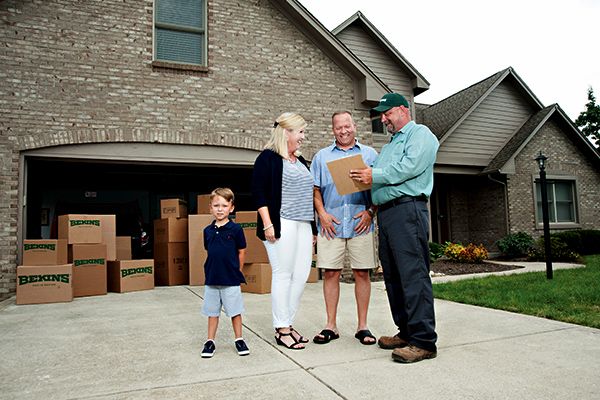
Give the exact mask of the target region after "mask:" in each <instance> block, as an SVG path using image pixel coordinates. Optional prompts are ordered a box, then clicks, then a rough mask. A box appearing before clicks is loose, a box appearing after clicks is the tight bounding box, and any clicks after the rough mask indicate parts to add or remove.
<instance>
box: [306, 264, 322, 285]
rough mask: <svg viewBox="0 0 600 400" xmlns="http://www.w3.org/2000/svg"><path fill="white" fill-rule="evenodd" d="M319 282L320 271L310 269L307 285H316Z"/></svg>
mask: <svg viewBox="0 0 600 400" xmlns="http://www.w3.org/2000/svg"><path fill="white" fill-rule="evenodd" d="M318 281H319V269H318V268H314V267H313V268H311V269H310V274H308V279H307V280H306V283H316V282H318Z"/></svg>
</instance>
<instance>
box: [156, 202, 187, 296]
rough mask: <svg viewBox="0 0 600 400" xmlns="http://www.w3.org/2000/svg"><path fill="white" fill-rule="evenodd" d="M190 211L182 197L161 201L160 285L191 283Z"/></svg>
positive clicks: (158, 234)
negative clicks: (189, 260)
mask: <svg viewBox="0 0 600 400" xmlns="http://www.w3.org/2000/svg"><path fill="white" fill-rule="evenodd" d="M187 216H188V213H187V205H186V203H185V202H184V201H183V200H180V199H165V200H161V201H160V217H161V219H157V220H155V221H154V265H155V274H154V281H155V284H156V285H157V286H174V285H187V284H188V282H189V264H188V218H187Z"/></svg>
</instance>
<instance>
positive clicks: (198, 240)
mask: <svg viewBox="0 0 600 400" xmlns="http://www.w3.org/2000/svg"><path fill="white" fill-rule="evenodd" d="M214 219H215V217H213V216H212V215H210V214H198V215H188V245H189V266H190V285H194V286H199V285H204V280H205V276H204V263H205V262H206V257H207V255H208V254H207V252H206V249H205V248H204V228H206V227H207V226H208V225H210V224H211V223H212V221H213V220H214Z"/></svg>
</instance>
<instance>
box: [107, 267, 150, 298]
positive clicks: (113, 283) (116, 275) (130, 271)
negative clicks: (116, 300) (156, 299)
mask: <svg viewBox="0 0 600 400" xmlns="http://www.w3.org/2000/svg"><path fill="white" fill-rule="evenodd" d="M107 273H108V291H109V292H118V293H125V292H134V291H137V290H148V289H154V260H152V259H149V260H121V261H109V262H108V265H107Z"/></svg>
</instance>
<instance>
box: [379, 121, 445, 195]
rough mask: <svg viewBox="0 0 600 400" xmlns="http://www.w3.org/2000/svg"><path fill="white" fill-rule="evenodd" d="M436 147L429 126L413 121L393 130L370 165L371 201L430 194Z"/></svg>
mask: <svg viewBox="0 0 600 400" xmlns="http://www.w3.org/2000/svg"><path fill="white" fill-rule="evenodd" d="M439 147H440V144H439V142H438V140H437V138H436V137H435V135H434V134H433V133H432V132H431V131H430V130H429V128H427V127H426V126H425V125H420V124H416V123H415V122H414V121H410V122H409V123H408V124H406V125H405V126H404V127H403V128H402V129H400V131H398V132H396V133H395V134H394V135H393V136H392V138H391V140H390V142H389V143H388V144H386V145H385V146H383V148H382V149H381V152H380V153H379V157H377V159H376V160H375V163H374V164H373V170H372V173H373V174H372V175H373V187H372V188H371V198H372V200H373V203H374V204H377V205H380V204H384V203H387V202H388V201H390V200H393V199H395V198H398V197H402V196H420V195H425V196H427V197H429V196H430V195H431V191H432V190H433V165H434V163H435V158H436V154H437V151H438V148H439Z"/></svg>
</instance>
